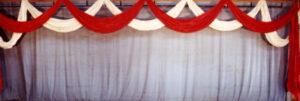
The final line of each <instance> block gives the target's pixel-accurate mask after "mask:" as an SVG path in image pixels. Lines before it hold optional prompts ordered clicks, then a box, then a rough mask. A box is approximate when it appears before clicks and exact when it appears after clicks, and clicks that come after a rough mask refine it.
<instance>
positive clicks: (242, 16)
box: [227, 0, 298, 33]
mask: <svg viewBox="0 0 300 101" xmlns="http://www.w3.org/2000/svg"><path fill="white" fill-rule="evenodd" d="M227 5H228V7H229V9H230V10H231V12H232V13H233V15H234V16H235V18H236V19H237V20H238V21H239V22H241V23H242V24H243V25H244V26H245V27H246V28H248V29H250V30H252V31H255V32H259V33H268V32H273V31H275V30H278V29H280V28H282V27H283V26H285V25H286V24H288V23H289V22H290V20H291V18H292V17H294V16H295V15H297V11H298V8H297V3H296V2H294V3H293V6H292V7H291V8H290V10H289V11H288V12H287V13H286V14H285V15H284V16H281V17H280V18H279V19H276V20H273V21H271V22H262V21H258V20H256V19H254V18H252V17H250V16H248V15H247V14H246V13H244V12H243V11H241V10H240V9H239V8H238V7H237V6H236V5H234V3H233V2H232V1H231V0H228V3H227Z"/></svg>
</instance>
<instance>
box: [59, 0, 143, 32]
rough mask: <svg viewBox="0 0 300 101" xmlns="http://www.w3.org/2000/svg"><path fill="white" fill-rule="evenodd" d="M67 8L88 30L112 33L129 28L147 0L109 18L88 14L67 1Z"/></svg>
mask: <svg viewBox="0 0 300 101" xmlns="http://www.w3.org/2000/svg"><path fill="white" fill-rule="evenodd" d="M64 3H65V4H66V7H67V8H68V10H69V11H70V12H71V14H72V15H73V16H74V17H75V18H76V19H77V20H78V21H79V22H80V23H81V24H82V25H83V26H84V27H86V28H87V29H90V30H92V31H95V32H98V33H111V32H115V31H117V30H119V29H121V28H123V27H125V26H127V25H128V24H129V23H130V21H131V20H132V19H134V18H135V17H136V16H137V14H138V13H139V11H140V9H141V8H142V7H143V5H144V3H145V0H139V1H138V2H137V3H136V4H134V5H133V6H131V7H130V8H128V9H127V10H126V11H124V12H123V13H121V14H118V15H116V16H113V17H107V18H97V17H94V16H91V15H88V14H86V13H85V12H83V11H81V10H80V9H78V8H77V7H76V6H75V5H73V4H72V3H71V2H70V1H69V0H65V1H64Z"/></svg>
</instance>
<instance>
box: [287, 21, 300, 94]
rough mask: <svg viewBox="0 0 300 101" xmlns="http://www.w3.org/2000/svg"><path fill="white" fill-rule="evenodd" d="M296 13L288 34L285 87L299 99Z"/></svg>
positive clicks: (299, 71) (299, 66)
mask: <svg viewBox="0 0 300 101" xmlns="http://www.w3.org/2000/svg"><path fill="white" fill-rule="evenodd" d="M298 20H299V19H298V17H297V15H296V16H294V17H293V18H292V21H291V28H290V35H289V41H290V44H289V62H288V65H289V68H288V81H287V89H288V90H289V91H290V92H291V93H292V94H294V95H295V96H296V98H297V99H300V88H299V86H300V77H299V76H300V69H299V68H300V51H299V24H298Z"/></svg>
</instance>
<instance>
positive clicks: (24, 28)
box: [0, 0, 63, 33]
mask: <svg viewBox="0 0 300 101" xmlns="http://www.w3.org/2000/svg"><path fill="white" fill-rule="evenodd" d="M62 2H63V0H58V1H57V2H56V3H55V5H53V6H52V7H51V8H50V9H48V10H47V11H46V12H45V13H43V14H42V15H41V16H39V17H38V18H36V19H33V20H30V21H26V22H18V21H15V20H12V19H9V18H7V17H5V16H4V15H2V14H0V26H1V27H2V28H4V29H6V30H8V31H11V32H19V33H23V32H31V31H33V30H35V29H37V28H39V27H41V26H42V25H43V24H44V23H45V22H46V21H48V19H49V18H50V17H51V16H52V15H53V14H55V12H56V11H57V10H58V8H59V7H60V5H61V4H62Z"/></svg>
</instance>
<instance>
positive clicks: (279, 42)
mask: <svg viewBox="0 0 300 101" xmlns="http://www.w3.org/2000/svg"><path fill="white" fill-rule="evenodd" d="M103 1H104V3H105V5H106V6H107V8H108V9H109V10H110V11H111V12H112V13H113V14H114V15H117V14H120V13H122V11H121V10H120V9H119V8H117V7H116V6H115V5H114V4H113V3H112V2H111V1H110V0H97V1H96V2H95V3H94V4H93V5H92V6H91V7H90V8H89V9H88V10H87V11H85V12H86V13H87V14H90V15H93V16H94V15H95V14H96V13H97V12H98V11H99V10H100V8H101V7H102V5H103ZM186 3H187V4H188V6H189V8H190V9H191V10H192V12H193V13H194V14H195V15H196V16H198V15H201V14H203V13H204V11H203V10H202V9H201V8H200V7H198V6H197V4H196V3H195V2H193V1H192V0H182V1H180V2H179V3H178V4H176V6H175V7H173V8H172V9H171V10H170V11H168V12H167V14H168V15H170V16H171V17H174V18H176V17H177V16H178V15H179V14H180V12H181V11H182V10H183V8H184V6H185V4H186ZM260 9H261V12H262V18H263V21H271V18H270V14H269V11H268V7H267V4H266V1H265V0H260V1H259V2H258V4H257V5H256V6H255V8H253V9H252V10H251V11H250V12H249V13H248V15H249V16H251V17H254V16H255V15H257V13H258V12H259V10H260ZM27 10H28V11H29V12H30V13H31V14H32V16H33V17H34V18H36V17H38V16H40V15H41V14H42V12H40V11H39V10H37V9H36V8H35V7H34V6H32V5H31V4H30V3H29V2H28V1H27V0H22V4H21V8H20V12H19V18H18V20H19V21H25V20H26V16H27V15H26V12H27ZM298 15H299V18H300V11H299V12H298ZM299 23H300V21H299ZM44 26H45V27H46V28H48V29H50V30H53V31H57V32H71V31H75V30H77V29H79V28H80V27H82V25H81V24H80V23H79V22H78V21H77V20H76V19H75V18H72V19H67V20H61V19H56V18H50V19H49V20H48V21H47V22H46V23H45V24H44ZM129 26H130V27H132V28H135V29H137V30H141V31H148V30H156V29H159V28H162V27H163V26H164V24H163V23H161V22H160V21H159V20H158V19H157V18H155V19H152V20H138V19H133V20H132V21H131V22H130V23H129ZM209 26H210V27H211V28H213V29H216V30H219V31H232V30H235V29H238V28H241V27H242V24H241V23H239V22H238V21H237V20H233V21H220V20H218V19H215V20H214V21H213V22H212V23H211V24H210V25H209ZM21 35H22V34H21V33H14V34H13V36H12V38H11V40H10V41H8V42H4V41H3V40H2V38H0V47H2V48H5V49H8V48H11V47H13V46H14V45H15V44H16V42H17V41H18V39H19V38H20V37H21ZM266 38H267V40H268V41H269V42H270V43H271V44H272V45H274V46H276V47H283V46H285V45H286V44H288V40H287V39H282V38H280V37H279V36H278V34H277V32H271V33H268V34H266Z"/></svg>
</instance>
